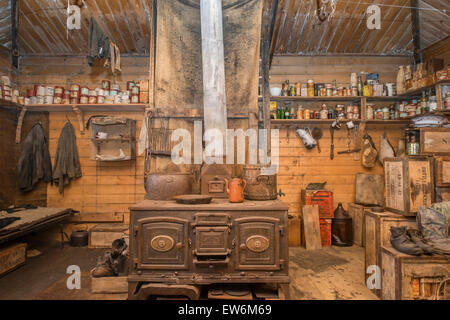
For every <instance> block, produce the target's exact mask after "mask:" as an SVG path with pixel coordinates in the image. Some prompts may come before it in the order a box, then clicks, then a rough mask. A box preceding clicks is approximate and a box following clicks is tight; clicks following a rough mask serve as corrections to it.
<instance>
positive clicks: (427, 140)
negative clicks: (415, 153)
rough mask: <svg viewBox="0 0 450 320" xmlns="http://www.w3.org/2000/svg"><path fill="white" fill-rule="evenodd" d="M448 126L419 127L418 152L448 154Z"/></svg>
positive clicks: (449, 149) (423, 153) (449, 152)
mask: <svg viewBox="0 0 450 320" xmlns="http://www.w3.org/2000/svg"><path fill="white" fill-rule="evenodd" d="M449 141H450V128H421V129H420V154H422V155H441V156H446V155H447V156H448V155H450V147H449V144H448V142H449Z"/></svg>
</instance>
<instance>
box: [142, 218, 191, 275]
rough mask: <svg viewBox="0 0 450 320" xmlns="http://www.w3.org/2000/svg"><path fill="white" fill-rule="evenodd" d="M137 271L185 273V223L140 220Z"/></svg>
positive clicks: (186, 246) (161, 219)
mask: <svg viewBox="0 0 450 320" xmlns="http://www.w3.org/2000/svg"><path fill="white" fill-rule="evenodd" d="M137 222H138V228H137V239H138V241H137V244H138V261H137V269H166V270H167V269H169V270H170V269H172V270H173V269H177V270H180V269H183V270H186V269H188V245H187V239H188V230H189V229H188V224H189V222H188V220H185V219H179V218H172V217H153V218H144V219H139V220H138V221H137Z"/></svg>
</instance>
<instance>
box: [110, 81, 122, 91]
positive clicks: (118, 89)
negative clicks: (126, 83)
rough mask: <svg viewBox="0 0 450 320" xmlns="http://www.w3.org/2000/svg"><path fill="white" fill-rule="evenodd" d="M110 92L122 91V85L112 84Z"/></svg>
mask: <svg viewBox="0 0 450 320" xmlns="http://www.w3.org/2000/svg"><path fill="white" fill-rule="evenodd" d="M110 90H115V91H120V85H118V84H117V83H113V84H111V88H110Z"/></svg>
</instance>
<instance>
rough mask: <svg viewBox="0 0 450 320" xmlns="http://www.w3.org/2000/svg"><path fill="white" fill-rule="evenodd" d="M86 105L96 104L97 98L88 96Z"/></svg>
mask: <svg viewBox="0 0 450 320" xmlns="http://www.w3.org/2000/svg"><path fill="white" fill-rule="evenodd" d="M88 103H89V104H96V103H97V96H89V98H88Z"/></svg>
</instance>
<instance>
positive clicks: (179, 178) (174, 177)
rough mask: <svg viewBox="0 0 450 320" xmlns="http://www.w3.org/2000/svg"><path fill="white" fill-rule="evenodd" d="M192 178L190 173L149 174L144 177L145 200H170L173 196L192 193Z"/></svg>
mask: <svg viewBox="0 0 450 320" xmlns="http://www.w3.org/2000/svg"><path fill="white" fill-rule="evenodd" d="M193 183H194V176H193V175H192V173H190V172H180V173H151V174H148V175H146V176H145V179H144V184H145V191H146V192H147V194H146V195H145V199H147V200H171V199H172V198H173V197H175V196H180V195H183V194H191V193H192V184H193Z"/></svg>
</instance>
